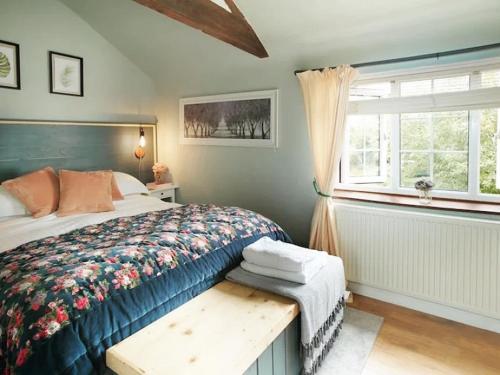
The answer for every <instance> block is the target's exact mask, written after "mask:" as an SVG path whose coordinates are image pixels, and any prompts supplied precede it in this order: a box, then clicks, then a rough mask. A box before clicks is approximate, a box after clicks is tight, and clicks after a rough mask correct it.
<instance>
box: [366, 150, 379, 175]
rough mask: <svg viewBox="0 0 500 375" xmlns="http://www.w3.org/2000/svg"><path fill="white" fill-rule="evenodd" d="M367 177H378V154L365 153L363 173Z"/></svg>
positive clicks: (373, 152)
mask: <svg viewBox="0 0 500 375" xmlns="http://www.w3.org/2000/svg"><path fill="white" fill-rule="evenodd" d="M364 175H365V176H368V177H372V176H380V152H378V151H367V152H366V153H365V171H364Z"/></svg>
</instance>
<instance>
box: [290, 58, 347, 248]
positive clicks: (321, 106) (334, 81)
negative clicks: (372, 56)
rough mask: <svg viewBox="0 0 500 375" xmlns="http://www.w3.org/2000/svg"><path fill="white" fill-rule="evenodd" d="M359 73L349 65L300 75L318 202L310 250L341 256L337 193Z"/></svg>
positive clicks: (313, 220) (312, 226) (313, 221)
mask: <svg viewBox="0 0 500 375" xmlns="http://www.w3.org/2000/svg"><path fill="white" fill-rule="evenodd" d="M356 76H357V70H356V69H354V68H352V67H350V66H349V65H340V66H338V67H337V68H335V69H328V68H327V69H324V70H322V71H310V70H309V71H306V72H303V73H299V74H298V78H299V81H300V85H301V87H302V94H303V96H304V104H305V110H306V117H307V124H308V129H309V139H310V142H311V148H312V152H313V161H314V174H315V181H316V183H317V192H318V200H317V202H316V207H315V209H314V215H313V219H312V223H311V235H310V240H309V247H310V248H313V249H317V250H324V251H327V252H328V253H330V254H332V255H337V249H338V241H337V228H336V224H335V213H334V209H333V201H332V198H330V196H331V195H332V194H333V188H334V185H335V179H336V178H337V176H338V170H339V163H340V156H341V155H342V147H343V143H344V133H345V120H346V115H347V107H348V103H349V86H350V84H351V82H352V81H353V80H354V79H355V78H356Z"/></svg>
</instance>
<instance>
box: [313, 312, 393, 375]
mask: <svg viewBox="0 0 500 375" xmlns="http://www.w3.org/2000/svg"><path fill="white" fill-rule="evenodd" d="M383 320H384V319H383V318H382V317H380V316H377V315H373V314H370V313H367V312H364V311H361V310H356V309H353V308H350V307H348V308H347V310H346V313H345V317H344V326H343V328H342V331H341V334H340V335H339V337H338V338H337V341H335V344H334V347H333V348H332V351H331V352H330V354H329V355H328V357H327V358H326V359H325V361H324V362H323V364H322V366H321V368H320V370H319V371H318V373H317V374H318V375H359V374H361V373H362V372H363V368H364V367H365V365H366V361H367V360H368V356H369V355H370V353H371V351H372V348H373V345H374V344H375V340H376V339H377V335H378V332H379V330H380V327H381V326H382V322H383Z"/></svg>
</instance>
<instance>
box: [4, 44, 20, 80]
mask: <svg viewBox="0 0 500 375" xmlns="http://www.w3.org/2000/svg"><path fill="white" fill-rule="evenodd" d="M20 66H21V64H20V58H19V44H17V43H13V42H7V41H5V40H0V88H4V89H14V90H21V68H20Z"/></svg>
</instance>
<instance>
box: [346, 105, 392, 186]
mask: <svg viewBox="0 0 500 375" xmlns="http://www.w3.org/2000/svg"><path fill="white" fill-rule="evenodd" d="M393 119H394V116H393V115H350V116H348V118H347V130H346V134H347V139H346V145H345V147H346V149H345V150H344V154H343V157H344V159H343V161H342V166H341V170H342V173H341V174H342V181H341V182H343V183H354V184H365V186H366V185H368V184H371V185H373V186H389V185H390V180H389V178H388V177H387V171H388V169H389V168H388V165H389V164H390V160H389V159H390V154H389V155H388V153H387V148H388V147H390V146H389V145H388V144H387V143H388V140H389V139H390V132H391V124H392V122H393Z"/></svg>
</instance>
